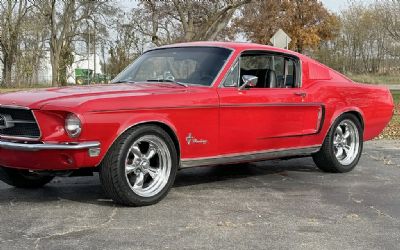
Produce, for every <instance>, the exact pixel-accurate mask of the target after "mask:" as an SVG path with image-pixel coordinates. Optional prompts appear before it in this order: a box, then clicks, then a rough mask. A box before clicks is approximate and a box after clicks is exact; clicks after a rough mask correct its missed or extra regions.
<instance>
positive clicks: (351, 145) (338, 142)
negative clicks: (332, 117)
mask: <svg viewBox="0 0 400 250" xmlns="http://www.w3.org/2000/svg"><path fill="white" fill-rule="evenodd" d="M362 149H363V128H362V126H361V123H360V121H359V119H358V118H357V117H356V116H354V115H353V114H343V115H341V116H340V117H339V118H338V119H336V121H335V123H334V124H333V125H332V127H331V129H330V130H329V132H328V134H327V136H326V138H325V140H324V143H323V145H322V147H321V149H320V151H319V152H317V153H316V154H314V155H313V160H314V162H315V164H316V165H317V167H318V168H319V169H321V170H322V171H325V172H330V173H345V172H349V171H351V170H353V169H354V167H355V166H356V165H357V163H358V161H359V160H360V157H361V152H362Z"/></svg>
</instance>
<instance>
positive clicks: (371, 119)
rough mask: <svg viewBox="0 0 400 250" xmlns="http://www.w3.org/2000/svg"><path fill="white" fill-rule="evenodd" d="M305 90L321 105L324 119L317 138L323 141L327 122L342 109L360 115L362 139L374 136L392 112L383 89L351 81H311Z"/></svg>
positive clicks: (386, 122) (387, 93)
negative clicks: (323, 105) (323, 106)
mask: <svg viewBox="0 0 400 250" xmlns="http://www.w3.org/2000/svg"><path fill="white" fill-rule="evenodd" d="M306 89H307V90H308V93H309V94H310V96H311V98H312V99H313V100H314V101H316V102H323V103H324V104H325V119H324V125H323V128H322V130H321V133H320V135H319V137H318V141H320V143H322V142H323V140H324V138H325V136H326V134H327V133H328V131H329V129H330V127H331V125H332V124H333V123H334V122H335V120H336V119H337V118H338V117H339V116H340V115H342V114H343V113H346V112H356V113H358V114H359V115H360V116H361V118H362V125H363V127H364V135H363V138H364V141H367V140H371V139H373V138H375V137H376V136H378V135H379V134H380V133H381V132H382V130H383V129H384V128H385V127H386V125H387V124H388V123H389V121H390V119H391V117H392V115H393V110H394V106H393V100H392V97H391V94H390V91H389V90H388V89H386V88H382V87H378V86H371V85H365V84H360V83H354V82H334V81H332V80H322V81H315V82H314V83H312V84H309V85H308V86H307V87H306Z"/></svg>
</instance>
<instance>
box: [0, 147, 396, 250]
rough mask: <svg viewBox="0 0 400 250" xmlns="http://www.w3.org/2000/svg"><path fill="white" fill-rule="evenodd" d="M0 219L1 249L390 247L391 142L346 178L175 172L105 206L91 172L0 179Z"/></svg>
mask: <svg viewBox="0 0 400 250" xmlns="http://www.w3.org/2000/svg"><path fill="white" fill-rule="evenodd" d="M396 154H397V155H396ZM0 225H1V227H0V244H1V245H0V248H1V249H32V248H37V249H101V248H107V249H135V248H137V249H139V248H140V249H185V248H186V249H194V248H195V249H211V248H212V249H218V248H221V249H266V248H282V249H292V248H295V249H310V248H312V249H383V248H385V249H395V248H397V249H398V248H399V246H400V141H397V142H396V141H392V142H390V141H379V142H370V143H368V144H367V145H366V150H365V153H364V155H363V157H362V159H361V162H360V164H359V166H358V168H356V170H354V171H353V172H352V173H349V174H325V173H322V172H320V171H319V170H318V169H316V168H315V166H314V164H313V163H312V160H311V159H309V158H304V159H301V160H288V161H269V162H262V163H257V164H253V165H250V166H242V167H213V168H212V167H206V168H197V169H188V170H184V171H181V172H180V173H179V175H178V177H177V181H176V185H175V186H174V188H173V189H172V190H171V192H170V194H169V195H168V196H167V198H166V199H165V200H164V201H162V202H161V203H159V204H157V205H154V206H150V207H142V208H127V207H119V206H115V205H114V204H113V203H112V202H111V201H109V200H107V199H106V198H105V197H104V195H103V193H102V190H101V188H100V186H99V181H98V179H97V178H96V177H79V178H65V179H56V180H55V181H54V182H53V183H51V184H50V185H49V186H47V187H46V188H43V189H40V190H36V191H21V190H18V189H14V188H10V187H9V186H7V185H5V184H0Z"/></svg>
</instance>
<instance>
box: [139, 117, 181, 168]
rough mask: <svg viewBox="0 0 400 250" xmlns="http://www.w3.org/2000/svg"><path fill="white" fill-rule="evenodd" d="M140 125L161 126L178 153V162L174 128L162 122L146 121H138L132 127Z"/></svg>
mask: <svg viewBox="0 0 400 250" xmlns="http://www.w3.org/2000/svg"><path fill="white" fill-rule="evenodd" d="M141 125H155V126H158V127H160V128H162V129H163V130H164V131H165V132H167V134H168V135H169V136H170V137H171V139H172V141H173V142H174V146H175V149H176V153H177V154H178V161H179V162H180V159H181V150H180V144H179V141H178V137H177V136H176V134H175V132H174V130H173V129H172V128H171V127H170V126H168V125H166V124H165V123H162V122H146V123H140V124H138V125H135V126H133V127H132V128H134V127H136V126H141Z"/></svg>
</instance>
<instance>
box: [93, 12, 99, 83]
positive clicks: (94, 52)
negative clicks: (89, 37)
mask: <svg viewBox="0 0 400 250" xmlns="http://www.w3.org/2000/svg"><path fill="white" fill-rule="evenodd" d="M93 27H94V29H93V76H94V81H95V82H94V83H97V81H98V79H97V75H96V56H97V55H96V21H95V20H93Z"/></svg>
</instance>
